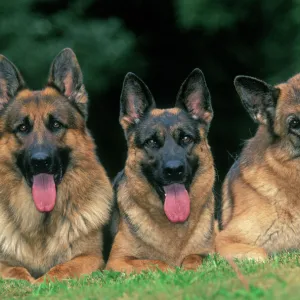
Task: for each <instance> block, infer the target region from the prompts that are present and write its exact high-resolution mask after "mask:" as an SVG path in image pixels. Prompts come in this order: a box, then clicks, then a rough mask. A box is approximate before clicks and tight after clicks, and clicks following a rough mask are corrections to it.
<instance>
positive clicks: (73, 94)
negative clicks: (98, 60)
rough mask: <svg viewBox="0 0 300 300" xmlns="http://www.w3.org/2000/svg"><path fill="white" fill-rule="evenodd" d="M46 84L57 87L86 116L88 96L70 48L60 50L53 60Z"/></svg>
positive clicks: (76, 61)
mask: <svg viewBox="0 0 300 300" xmlns="http://www.w3.org/2000/svg"><path fill="white" fill-rule="evenodd" d="M48 85H49V86H54V87H55V88H57V89H58V90H59V91H60V92H61V94H63V95H64V96H65V97H66V98H68V99H69V100H70V101H74V103H75V104H76V105H77V107H78V108H79V110H80V111H81V112H82V113H83V114H84V115H85V116H86V115H87V103H88V97H87V93H86V90H85V87H84V84H83V76H82V72H81V69H80V66H79V63H78V60H77V58H76V55H75V53H74V52H73V50H72V49H70V48H66V49H64V50H62V51H61V52H60V53H59V54H58V55H57V56H56V57H55V59H54V60H53V62H52V65H51V68H50V74H49V79H48Z"/></svg>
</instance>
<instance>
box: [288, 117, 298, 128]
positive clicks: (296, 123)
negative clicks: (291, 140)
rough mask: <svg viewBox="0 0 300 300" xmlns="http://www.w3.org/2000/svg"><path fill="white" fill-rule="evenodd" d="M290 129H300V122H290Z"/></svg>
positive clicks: (292, 120)
mask: <svg viewBox="0 0 300 300" xmlns="http://www.w3.org/2000/svg"><path fill="white" fill-rule="evenodd" d="M289 127H290V129H300V120H299V119H298V118H293V119H291V121H290V122H289Z"/></svg>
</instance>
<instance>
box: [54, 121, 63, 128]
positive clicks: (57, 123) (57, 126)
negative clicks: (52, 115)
mask: <svg viewBox="0 0 300 300" xmlns="http://www.w3.org/2000/svg"><path fill="white" fill-rule="evenodd" d="M61 126H62V125H61V123H59V122H57V121H54V122H53V124H52V127H53V128H56V129H58V128H60V127H61Z"/></svg>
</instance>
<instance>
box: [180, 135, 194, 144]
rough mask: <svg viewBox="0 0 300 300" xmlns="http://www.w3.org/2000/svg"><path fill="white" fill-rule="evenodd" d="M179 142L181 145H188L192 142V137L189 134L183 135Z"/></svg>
mask: <svg viewBox="0 0 300 300" xmlns="http://www.w3.org/2000/svg"><path fill="white" fill-rule="evenodd" d="M180 142H181V144H182V145H189V144H191V143H192V142H193V139H192V137H190V136H189V135H184V136H183V137H182V138H181V140H180Z"/></svg>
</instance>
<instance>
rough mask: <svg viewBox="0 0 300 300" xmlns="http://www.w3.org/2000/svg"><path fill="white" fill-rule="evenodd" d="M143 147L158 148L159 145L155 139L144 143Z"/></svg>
mask: <svg viewBox="0 0 300 300" xmlns="http://www.w3.org/2000/svg"><path fill="white" fill-rule="evenodd" d="M145 146H147V147H149V148H158V147H159V144H158V142H157V141H156V140H155V139H149V140H147V141H146V142H145Z"/></svg>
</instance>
